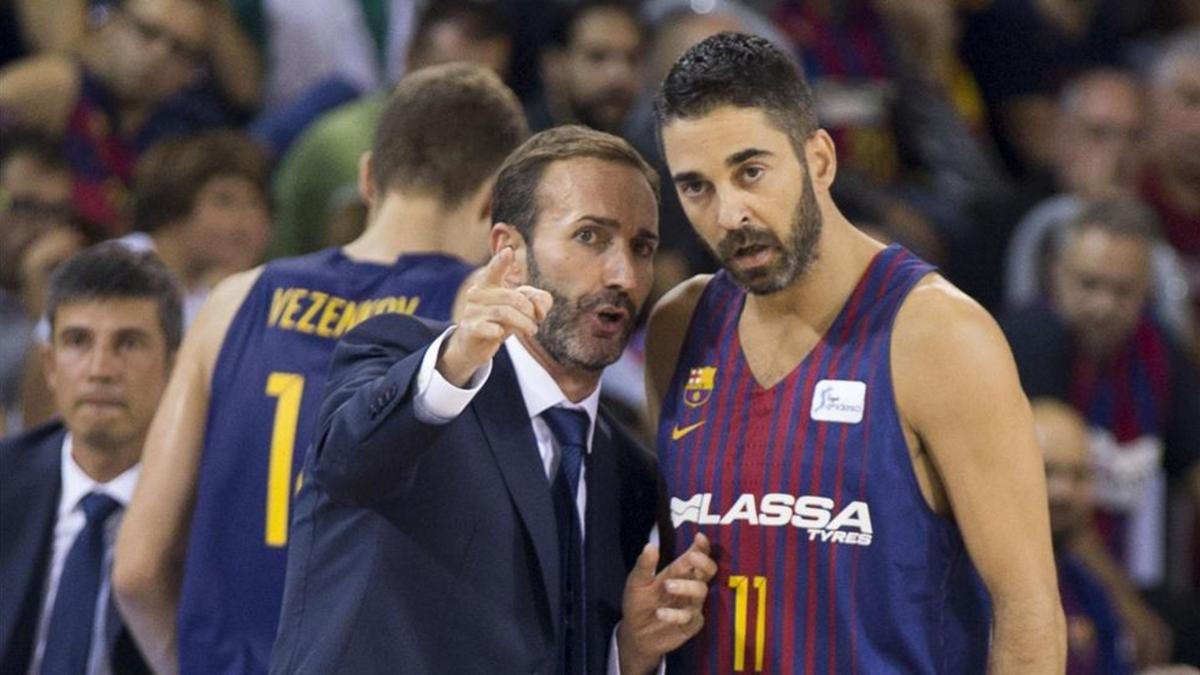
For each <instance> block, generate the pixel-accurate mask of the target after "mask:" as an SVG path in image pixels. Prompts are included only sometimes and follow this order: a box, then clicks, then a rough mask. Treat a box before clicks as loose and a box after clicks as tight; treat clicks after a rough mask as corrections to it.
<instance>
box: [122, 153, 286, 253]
mask: <svg viewBox="0 0 1200 675" xmlns="http://www.w3.org/2000/svg"><path fill="white" fill-rule="evenodd" d="M267 176H268V167H267V158H266V155H265V154H264V152H263V150H262V149H261V148H260V147H259V146H257V145H256V144H255V143H254V141H252V140H250V138H249V137H247V136H244V135H242V134H240V133H237V132H235V131H229V130H214V131H202V132H199V133H195V134H190V135H187V136H178V137H174V138H170V139H167V140H165V141H161V142H159V143H156V144H155V145H154V146H152V147H151V148H150V149H149V150H148V151H146V154H145V155H143V156H142V158H141V159H140V160H138V165H137V170H136V171H135V173H134V179H133V192H132V194H131V195H130V198H131V212H132V217H133V227H134V229H137V230H140V231H142V232H153V231H155V230H157V229H159V228H161V227H163V226H164V225H169V224H171V223H175V222H179V221H180V220H183V219H185V218H187V217H188V216H189V215H190V214H191V213H192V209H194V208H195V207H196V197H197V195H199V194H200V191H201V190H203V189H204V186H205V185H207V184H208V182H209V181H211V180H212V179H214V178H223V177H236V178H244V179H246V180H247V181H249V182H250V183H252V184H253V185H254V187H255V188H256V189H257V190H258V192H259V194H261V195H262V197H263V200H264V201H266V200H267V199H268V195H269V192H268V190H267Z"/></svg>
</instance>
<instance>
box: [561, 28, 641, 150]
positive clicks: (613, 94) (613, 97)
mask: <svg viewBox="0 0 1200 675" xmlns="http://www.w3.org/2000/svg"><path fill="white" fill-rule="evenodd" d="M642 46H643V45H642V32H641V28H640V27H639V26H638V24H637V22H636V21H635V20H634V17H633V16H632V15H631V14H630V13H629V12H628V11H626V10H622V9H619V8H616V7H598V8H596V9H593V10H591V11H588V12H585V13H584V14H583V15H582V16H580V17H579V18H578V19H577V20H576V21H575V24H574V26H572V28H571V35H570V41H569V43H568V44H567V49H566V53H565V55H564V68H563V82H562V84H563V87H564V89H565V92H564V93H565V94H566V99H567V103H568V104H569V105H570V106H571V109H572V111H573V112H574V113H575V116H576V117H577V118H578V119H579V120H580V121H581V122H583V123H584V124H586V125H588V126H590V127H592V128H595V129H600V130H601V131H608V132H615V131H617V130H619V129H620V127H621V123H622V122H623V121H624V120H625V115H626V114H627V113H628V112H629V108H630V107H631V106H632V105H633V101H634V98H635V97H636V96H637V92H638V86H639V84H640V82H641V71H642Z"/></svg>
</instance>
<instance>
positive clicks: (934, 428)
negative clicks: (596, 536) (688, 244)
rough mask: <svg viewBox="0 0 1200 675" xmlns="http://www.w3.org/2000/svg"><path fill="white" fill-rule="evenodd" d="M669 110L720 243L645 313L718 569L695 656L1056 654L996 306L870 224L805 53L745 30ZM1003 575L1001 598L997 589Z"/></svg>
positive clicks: (1041, 483) (690, 663)
mask: <svg viewBox="0 0 1200 675" xmlns="http://www.w3.org/2000/svg"><path fill="white" fill-rule="evenodd" d="M656 109H657V113H658V117H659V123H660V135H661V142H662V146H663V150H664V153H665V156H666V159H667V163H668V165H669V167H670V172H671V175H672V178H673V180H674V183H675V187H676V190H677V192H678V194H679V197H680V201H681V202H682V204H683V207H684V210H685V212H686V213H687V215H688V217H689V219H690V220H691V222H692V224H693V226H694V227H695V228H696V231H697V233H698V234H699V235H700V236H701V238H702V239H703V240H704V241H705V242H706V243H707V244H708V246H709V247H710V248H711V249H712V250H713V251H714V253H715V254H716V255H717V257H718V258H719V259H720V260H721V263H722V267H723V268H724V269H723V270H721V271H720V272H718V273H717V274H716V275H714V276H711V277H697V278H695V279H692V280H691V281H688V282H685V283H684V284H682V285H681V286H679V287H677V288H676V289H675V290H673V291H672V292H671V293H669V294H668V295H667V296H665V297H664V298H663V300H662V301H660V303H659V304H658V306H657V307H656V308H655V311H654V313H653V315H652V317H651V322H650V328H649V335H648V341H647V344H648V352H647V359H646V362H647V364H648V371H647V378H648V387H649V391H648V394H649V399H650V400H651V406H652V408H655V409H652V411H651V412H652V414H653V415H655V416H656V417H657V418H658V420H659V421H658V424H659V432H658V451H659V457H660V465H661V470H662V472H663V475H664V479H665V481H666V483H667V488H668V492H669V496H670V503H671V515H672V521H673V524H674V526H675V528H676V537H675V539H676V541H680V542H686V541H691V539H692V538H693V537H694V536H695V534H696V533H697V532H702V533H704V534H706V535H707V536H708V537H709V539H710V540H711V541H712V544H713V555H714V558H715V559H716V561H717V564H718V567H719V571H718V574H717V577H716V579H715V581H714V585H713V587H712V590H711V592H710V593H709V596H708V604H707V607H706V609H705V626H704V630H703V631H702V632H701V634H700V635H699V636H698V638H697V639H694V640H692V641H691V642H690V643H688V644H687V645H685V646H684V648H683V649H682V650H681V652H680V653H678V654H676V655H675V659H676V662H675V664H674V665H675V667H677V668H680V669H681V671H682V672H696V673H716V672H772V673H812V672H838V673H853V672H910V673H960V672H983V671H984V670H985V667H986V668H990V669H991V670H992V672H1002V673H1017V672H1020V673H1034V672H1036V673H1043V672H1044V673H1050V672H1061V671H1062V667H1063V659H1064V628H1063V619H1062V612H1061V609H1060V607H1059V604H1058V593H1057V587H1056V581H1055V572H1054V562H1053V557H1052V552H1051V546H1050V533H1049V528H1048V524H1047V523H1048V517H1047V510H1046V501H1045V500H1046V492H1045V479H1044V476H1043V473H1042V466H1041V457H1040V453H1039V451H1038V448H1037V445H1036V442H1035V439H1034V434H1033V429H1032V424H1031V420H1030V412H1029V406H1028V403H1027V402H1026V400H1025V398H1024V396H1023V395H1022V393H1021V389H1020V386H1019V384H1018V381H1017V376H1016V370H1015V367H1014V365H1013V362H1012V357H1011V355H1010V353H1009V350H1008V347H1007V344H1006V343H1005V341H1004V338H1003V336H1002V335H1001V333H1000V331H999V329H998V328H997V327H996V325H995V323H994V322H993V321H992V319H991V318H990V317H989V316H988V315H987V313H986V312H985V311H984V310H983V309H982V308H980V307H979V306H978V305H977V304H975V303H974V302H973V301H971V300H970V299H969V298H967V297H966V296H965V295H963V294H962V293H961V292H959V291H958V290H957V289H955V288H954V287H953V286H951V285H950V284H949V283H948V282H947V281H946V280H945V279H943V278H942V277H941V276H939V275H938V274H936V272H935V271H934V270H933V269H932V268H931V267H930V266H929V265H927V264H925V263H924V262H922V261H921V260H919V259H917V258H916V257H915V256H913V255H912V254H910V253H909V252H907V251H906V250H904V249H903V248H901V247H899V246H889V247H885V246H883V245H882V244H879V243H878V242H876V241H874V240H872V239H870V238H869V237H867V236H866V235H864V234H863V233H862V232H860V231H859V230H857V229H856V228H855V227H854V226H853V225H852V224H851V223H850V222H849V221H847V220H846V218H845V217H844V216H843V215H842V214H841V213H840V212H839V211H838V209H837V207H836V205H835V204H834V203H833V201H832V199H831V197H830V187H831V185H832V183H833V180H834V177H835V175H836V172H837V155H836V152H835V148H834V146H833V143H832V141H831V139H830V137H829V135H828V134H827V133H826V132H825V131H824V130H822V129H820V128H818V126H817V123H816V119H815V114H814V112H813V101H812V95H811V93H810V91H809V89H808V86H807V85H806V84H805V82H804V80H803V78H802V76H801V75H800V74H799V73H798V72H797V70H796V67H795V65H794V64H793V63H792V62H791V61H790V59H788V57H787V56H785V55H784V54H783V53H781V52H780V51H778V50H777V49H776V48H774V47H773V46H771V45H770V43H768V42H767V41H766V40H763V39H761V38H757V37H751V36H746V35H740V34H733V33H722V34H719V35H716V36H714V37H711V38H709V39H707V40H705V41H704V42H701V43H700V44H699V45H697V46H695V47H693V48H692V49H690V50H689V51H688V52H687V53H685V54H684V55H683V56H682V57H681V58H680V59H679V61H677V62H676V64H675V66H674V67H673V68H672V70H671V72H670V73H669V74H668V76H667V78H666V80H665V81H664V83H663V86H662V89H661V91H660V94H659V97H658V100H657V102H656ZM989 596H990V607H989Z"/></svg>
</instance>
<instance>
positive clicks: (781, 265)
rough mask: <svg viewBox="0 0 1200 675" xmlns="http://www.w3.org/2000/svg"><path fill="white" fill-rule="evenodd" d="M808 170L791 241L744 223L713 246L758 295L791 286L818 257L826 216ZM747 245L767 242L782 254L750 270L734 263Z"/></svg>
mask: <svg viewBox="0 0 1200 675" xmlns="http://www.w3.org/2000/svg"><path fill="white" fill-rule="evenodd" d="M807 173H808V172H807V171H805V176H804V190H803V192H802V193H801V195H800V199H798V200H797V201H796V207H795V209H794V210H793V211H792V226H791V227H790V228H789V232H790V235H789V236H788V241H787V244H784V243H783V242H782V241H780V239H779V237H778V236H776V234H775V233H774V232H772V231H771V230H769V229H767V228H765V227H756V226H753V225H744V226H742V227H740V228H738V229H736V230H734V231H732V232H730V233H729V234H727V235H725V237H724V238H723V239H721V241H720V242H718V243H717V246H716V248H713V249H712V250H713V254H714V255H715V256H716V257H717V259H718V260H720V261H721V266H722V267H724V268H725V270H726V271H727V272H728V273H729V276H730V277H731V278H732V279H733V280H734V282H735V283H737V284H738V285H739V286H741V287H742V288H745V289H746V290H747V291H749V292H751V293H754V294H755V295H770V294H771V293H777V292H779V291H782V290H783V289H785V288H787V287H788V286H791V285H792V283H793V282H795V281H796V280H797V279H799V278H800V277H802V276H804V274H805V273H806V272H808V270H809V269H810V268H811V267H812V265H813V263H814V262H816V260H817V242H819V241H820V239H821V229H822V227H823V226H824V220H823V219H822V217H821V210H820V208H819V207H818V206H817V195H816V192H815V191H814V190H813V184H812V178H811V177H809V176H808V175H807ZM747 246H766V247H768V248H773V249H775V250H776V251H778V252H779V255H778V257H777V259H776V260H775V261H773V262H771V263H768V264H766V265H762V266H760V267H756V268H752V269H748V270H747V269H739V268H738V267H737V266H736V265H735V264H734V258H736V256H737V251H738V250H739V249H743V248H745V247H747ZM710 248H711V247H710Z"/></svg>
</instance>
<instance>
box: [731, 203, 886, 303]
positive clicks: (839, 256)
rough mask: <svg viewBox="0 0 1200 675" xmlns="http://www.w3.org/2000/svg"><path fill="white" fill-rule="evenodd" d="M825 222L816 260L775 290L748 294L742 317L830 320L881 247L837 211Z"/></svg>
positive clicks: (828, 216)
mask: <svg viewBox="0 0 1200 675" xmlns="http://www.w3.org/2000/svg"><path fill="white" fill-rule="evenodd" d="M825 221H826V222H825V227H824V231H823V232H822V234H821V241H820V243H819V244H818V252H817V259H816V260H815V261H814V262H813V264H812V266H811V267H810V268H809V269H808V271H807V272H806V273H805V274H804V275H803V276H802V277H801V278H800V279H797V280H796V281H795V282H794V283H792V285H791V286H788V287H787V288H785V289H783V290H781V291H779V292H778V293H772V294H770V295H755V294H749V295H747V297H746V305H745V309H744V318H747V319H749V320H750V321H751V322H759V321H765V322H769V323H776V322H779V321H784V322H789V323H790V322H795V323H798V324H803V325H806V326H812V327H820V326H823V325H825V324H828V323H832V321H833V319H835V318H836V317H837V314H838V312H839V311H840V310H841V308H842V305H844V304H845V302H846V299H847V298H848V297H850V294H851V293H852V292H853V291H854V288H855V286H857V285H858V282H859V279H861V278H862V274H863V272H864V270H866V268H867V265H869V264H870V261H871V258H873V257H874V256H875V254H876V253H878V251H879V250H880V248H882V246H881V245H880V244H879V243H878V242H876V241H874V240H873V239H870V238H869V237H867V236H866V235H864V234H863V233H862V232H860V231H859V230H858V229H857V228H855V227H854V226H853V225H851V224H850V223H849V221H847V220H846V219H845V218H844V217H843V216H842V215H841V214H840V213H837V212H836V211H835V212H833V213H832V214H829V215H827V217H826V219H825Z"/></svg>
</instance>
